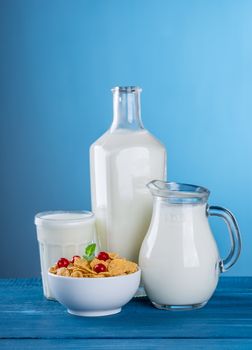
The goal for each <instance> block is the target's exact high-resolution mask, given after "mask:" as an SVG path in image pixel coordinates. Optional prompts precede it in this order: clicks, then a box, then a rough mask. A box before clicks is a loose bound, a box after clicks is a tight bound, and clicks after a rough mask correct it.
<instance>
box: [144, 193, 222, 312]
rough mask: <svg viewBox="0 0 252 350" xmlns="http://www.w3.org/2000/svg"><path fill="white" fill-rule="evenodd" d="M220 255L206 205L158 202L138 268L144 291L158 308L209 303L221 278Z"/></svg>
mask: <svg viewBox="0 0 252 350" xmlns="http://www.w3.org/2000/svg"><path fill="white" fill-rule="evenodd" d="M219 261H220V258H219V253H218V249H217V246H216V243H215V240H214V238H213V236H212V232H211V230H210V227H209V223H208V219H207V215H206V204H183V205H182V204H168V203H167V201H166V199H162V198H156V199H155V206H154V212H153V218H152V221H151V225H150V228H149V231H148V233H147V235H146V237H145V239H144V241H143V245H142V248H141V252H140V258H139V264H140V267H141V269H142V278H143V282H144V286H145V290H146V293H147V295H148V296H149V298H150V300H151V301H152V302H153V303H155V304H157V305H159V306H160V305H168V306H169V305H170V306H174V305H194V304H200V303H204V302H206V301H208V299H209V298H210V297H211V295H212V293H213V292H214V290H215V288H216V285H217V282H218V277H219Z"/></svg>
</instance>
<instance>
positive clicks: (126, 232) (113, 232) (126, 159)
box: [90, 86, 166, 262]
mask: <svg viewBox="0 0 252 350" xmlns="http://www.w3.org/2000/svg"><path fill="white" fill-rule="evenodd" d="M112 92H113V112H114V118H113V123H112V125H111V127H110V129H109V130H108V131H107V132H106V133H105V134H104V135H102V136H101V137H100V138H99V139H98V140H97V141H96V142H95V143H94V144H93V145H92V146H91V148H90V172H91V198H92V210H93V212H94V213H95V217H96V229H97V233H98V238H99V242H100V246H101V249H103V250H109V251H115V252H117V253H119V254H120V255H121V256H123V257H125V258H127V259H129V260H133V261H135V262H137V261H138V255H139V249H140V246H141V243H142V241H143V238H144V236H145V234H146V232H147V230H148V227H149V224H150V220H151V214H152V197H151V194H150V193H149V191H148V189H147V187H146V185H147V183H148V182H150V181H151V180H154V179H160V180H165V179H166V150H165V148H164V146H163V145H162V144H161V143H160V142H159V141H158V140H157V139H156V138H155V137H153V136H152V135H151V134H150V133H149V132H148V131H147V130H146V129H144V126H143V124H142V121H141V113H140V93H141V89H140V88H138V87H135V86H127V87H115V88H114V89H112Z"/></svg>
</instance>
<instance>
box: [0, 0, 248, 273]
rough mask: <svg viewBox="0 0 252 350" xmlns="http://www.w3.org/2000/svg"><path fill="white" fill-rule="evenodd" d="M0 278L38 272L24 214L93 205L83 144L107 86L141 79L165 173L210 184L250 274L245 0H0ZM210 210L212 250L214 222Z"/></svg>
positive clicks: (219, 228) (104, 105) (221, 231)
mask: <svg viewBox="0 0 252 350" xmlns="http://www.w3.org/2000/svg"><path fill="white" fill-rule="evenodd" d="M0 43H1V47H0V49H1V52H0V118H1V119H0V157H1V159H0V161H1V163H0V164H1V168H0V198H1V201H0V203H1V204H0V205H1V211H0V213H1V220H0V225H1V228H0V233H1V238H0V249H1V251H0V266H1V270H0V276H1V277H15V276H19V277H24V276H27V277H29V276H36V275H39V271H40V268H39V259H38V247H37V242H36V233H35V227H34V224H33V218H34V214H35V213H36V212H39V211H44V210H54V209H89V208H90V191H89V153H88V151H89V145H90V144H91V143H92V142H93V141H94V140H95V139H97V138H98V137H99V136H100V135H101V134H102V133H103V132H104V131H105V130H106V129H107V128H108V127H109V126H110V123H111V120H112V96H111V92H110V88H112V87H113V86H116V85H139V86H141V87H142V88H143V94H142V117H143V122H144V125H145V127H146V128H148V129H149V130H150V131H151V132H152V133H153V134H154V135H155V136H157V137H158V138H159V139H160V140H161V141H162V142H163V143H164V144H165V146H166V147H167V150H168V155H169V159H168V175H169V179H170V180H174V181H181V182H188V183H195V184H200V185H204V186H206V187H208V188H209V189H210V190H211V192H212V193H211V197H210V203H211V204H218V205H223V206H226V207H228V208H230V209H231V210H232V211H233V212H234V213H235V214H236V216H237V219H238V221H239V224H240V228H241V231H242V235H243V253H242V256H241V258H240V260H239V262H238V263H237V265H236V266H235V267H234V268H233V269H232V270H231V271H230V273H229V274H233V275H252V268H251V265H252V257H251V246H252V235H251V213H252V211H251V209H252V205H251V197H252V190H251V188H252V187H251V179H252V162H251V150H252V133H251V131H252V117H251V112H252V98H251V92H252V1H238V0H236V1H232V0H226V1H225V0H222V1H219V0H207V1H200V0H199V1H193V0H192V1H187V0H185V1H182V0H180V1H175V0H174V1H167V0H166V1H165V0H164V1H161V0H155V1H154V0H151V1H148V0H147V1H146V0H135V1H133V0H128V1H117V0H107V1H102V0H100V1H98V0H90V1H64V0H63V1H62V0H60V1H57V0H54V1H49V0H46V1H33V0H31V1H29V0H22V1H12V0H11V1H10V0H8V1H7V0H1V1H0ZM217 221H218V219H211V222H213V228H214V230H215V236H216V239H217V241H218V243H219V245H220V251H221V253H222V254H223V255H224V254H226V253H227V251H228V244H229V241H228V235H227V232H226V229H225V226H224V224H221V223H220V222H218V223H217Z"/></svg>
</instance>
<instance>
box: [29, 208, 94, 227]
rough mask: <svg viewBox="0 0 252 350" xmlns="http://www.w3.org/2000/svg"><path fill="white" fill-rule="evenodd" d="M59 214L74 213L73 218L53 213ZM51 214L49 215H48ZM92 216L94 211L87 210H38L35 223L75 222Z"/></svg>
mask: <svg viewBox="0 0 252 350" xmlns="http://www.w3.org/2000/svg"><path fill="white" fill-rule="evenodd" d="M60 214H63V215H64V214H70V215H71V214H73V215H76V217H74V218H55V217H53V216H54V215H60ZM50 216H51V217H50ZM93 217H94V213H92V212H91V211H89V210H51V211H43V212H39V213H37V214H36V215H35V220H34V221H35V225H39V224H42V223H48V224H49V223H50V224H76V223H82V222H83V221H86V220H88V219H91V218H93Z"/></svg>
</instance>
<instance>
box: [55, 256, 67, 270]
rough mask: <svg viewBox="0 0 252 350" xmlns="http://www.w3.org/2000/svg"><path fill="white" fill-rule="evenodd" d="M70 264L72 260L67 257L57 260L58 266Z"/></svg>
mask: <svg viewBox="0 0 252 350" xmlns="http://www.w3.org/2000/svg"><path fill="white" fill-rule="evenodd" d="M69 264H70V261H69V260H68V259H66V258H60V259H59V260H58V262H57V265H58V267H59V268H60V267H67V266H68V265H69Z"/></svg>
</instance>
